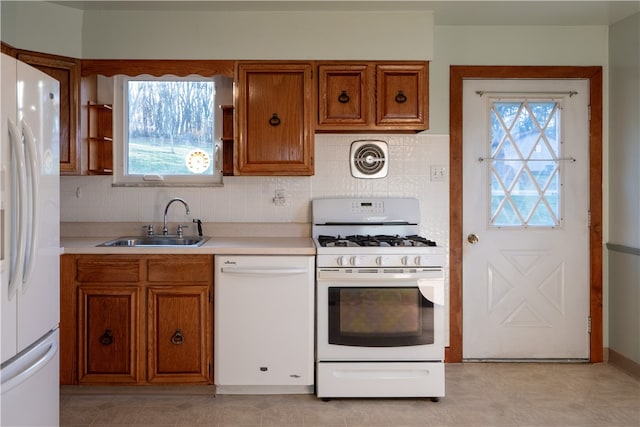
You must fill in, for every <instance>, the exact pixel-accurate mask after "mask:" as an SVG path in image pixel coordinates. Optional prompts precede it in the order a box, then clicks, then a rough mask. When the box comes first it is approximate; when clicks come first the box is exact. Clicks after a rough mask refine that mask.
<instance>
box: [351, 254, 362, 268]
mask: <svg viewBox="0 0 640 427" xmlns="http://www.w3.org/2000/svg"><path fill="white" fill-rule="evenodd" d="M349 264H351V265H353V266H358V265H360V257H359V256H352V257H351V258H349Z"/></svg>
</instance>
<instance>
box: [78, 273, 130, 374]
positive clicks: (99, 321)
mask: <svg viewBox="0 0 640 427" xmlns="http://www.w3.org/2000/svg"><path fill="white" fill-rule="evenodd" d="M138 293H139V290H138V288H137V287H131V286H93V285H90V286H84V285H81V286H79V288H78V305H79V307H78V346H79V354H78V359H79V361H78V380H79V382H80V383H135V382H137V381H138V361H137V357H138V312H139V307H138Z"/></svg>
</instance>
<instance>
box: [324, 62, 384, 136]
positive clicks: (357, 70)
mask: <svg viewBox="0 0 640 427" xmlns="http://www.w3.org/2000/svg"><path fill="white" fill-rule="evenodd" d="M369 69H370V67H368V66H367V65H366V64H355V65H319V66H318V108H319V109H318V129H322V127H323V125H330V126H329V128H330V129H334V128H336V127H339V126H341V125H348V126H354V125H355V126H358V125H362V126H366V125H368V124H369V111H370V110H369V105H371V104H372V101H373V94H372V93H371V92H370V84H369V82H370V81H371V79H370V76H369V75H368V73H369V71H368V70H369Z"/></svg>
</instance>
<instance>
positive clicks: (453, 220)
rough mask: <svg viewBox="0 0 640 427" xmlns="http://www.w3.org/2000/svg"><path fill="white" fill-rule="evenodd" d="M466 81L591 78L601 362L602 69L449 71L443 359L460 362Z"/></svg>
mask: <svg viewBox="0 0 640 427" xmlns="http://www.w3.org/2000/svg"><path fill="white" fill-rule="evenodd" d="M465 79H587V80H589V108H590V114H589V116H590V120H589V211H590V213H591V215H590V226H589V301H590V303H589V305H590V307H589V316H590V318H591V333H590V334H589V361H590V362H591V363H597V362H602V361H603V350H604V349H603V334H602V280H603V275H602V256H603V255H602V135H603V130H602V114H603V113H602V67H600V66H593V67H573V66H482V65H480V66H457V65H452V66H451V67H450V70H449V134H450V149H449V168H450V175H449V176H450V182H449V190H450V191H449V209H450V211H449V212H450V213H449V215H450V226H449V241H450V253H449V294H450V299H449V312H450V316H449V330H450V336H449V347H447V348H446V349H445V361H446V362H449V363H457V362H462V333H463V331H462V309H463V307H462V245H463V230H462V200H463V197H462V191H463V188H462V123H463V118H462V84H463V80H465Z"/></svg>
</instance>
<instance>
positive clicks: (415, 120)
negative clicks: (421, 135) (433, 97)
mask: <svg viewBox="0 0 640 427" xmlns="http://www.w3.org/2000/svg"><path fill="white" fill-rule="evenodd" d="M427 66H428V65H427V63H424V64H418V65H409V64H405V65H392V64H388V65H386V64H385V65H377V66H376V85H377V109H376V125H378V126H390V125H393V126H397V127H398V128H399V129H402V128H405V129H427V127H428V123H427V117H428V111H427V110H428V101H427V100H428V90H429V85H428V81H427Z"/></svg>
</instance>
